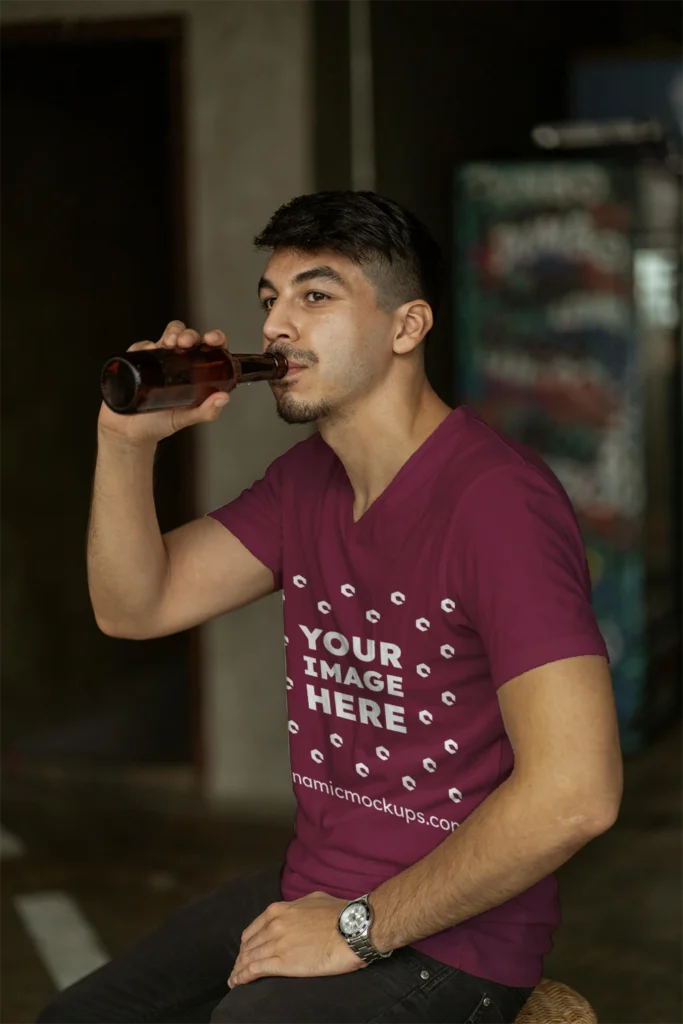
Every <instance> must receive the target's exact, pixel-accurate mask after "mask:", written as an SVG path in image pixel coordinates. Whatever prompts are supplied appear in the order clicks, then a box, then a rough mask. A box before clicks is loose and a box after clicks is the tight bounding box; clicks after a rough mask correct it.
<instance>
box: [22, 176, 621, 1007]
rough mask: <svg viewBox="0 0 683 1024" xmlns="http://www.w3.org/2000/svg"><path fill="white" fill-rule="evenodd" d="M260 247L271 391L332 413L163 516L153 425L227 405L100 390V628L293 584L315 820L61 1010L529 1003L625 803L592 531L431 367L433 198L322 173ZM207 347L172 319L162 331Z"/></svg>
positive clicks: (189, 616)
mask: <svg viewBox="0 0 683 1024" xmlns="http://www.w3.org/2000/svg"><path fill="white" fill-rule="evenodd" d="M256 242H257V245H258V246H259V247H260V248H264V249H268V250H269V251H270V252H271V253H272V255H271V257H270V260H269V263H268V265H267V267H266V269H265V273H264V276H263V277H262V279H261V281H260V284H259V295H260V300H261V303H262V306H263V309H264V312H265V322H264V326H263V348H264V350H266V351H270V352H275V353H281V354H282V355H284V356H286V357H287V359H288V360H289V362H290V371H289V373H288V375H287V376H286V377H285V378H284V379H283V380H281V381H278V382H276V383H272V384H271V388H272V391H273V394H274V397H275V402H276V405H277V410H278V412H279V414H280V416H282V417H283V418H284V419H285V420H286V421H287V422H289V423H305V422H315V423H316V424H317V426H318V433H317V434H314V435H313V436H312V437H310V438H309V439H307V440H306V441H304V442H303V443H301V444H299V445H296V446H295V447H294V448H292V449H291V450H290V451H288V452H287V453H286V454H285V455H283V456H282V457H281V458H279V459H277V460H276V461H275V462H274V463H273V464H272V465H271V466H270V468H269V469H268V471H267V473H266V475H265V477H264V478H263V480H261V481H259V482H257V483H256V484H255V485H254V486H253V487H252V488H251V489H249V490H247V491H245V492H244V493H243V494H242V495H241V496H240V497H239V498H238V499H237V500H236V501H233V502H232V503H231V504H229V505H227V506H225V507H223V508H220V509H218V510H217V511H215V512H212V513H211V514H210V515H209V516H206V517H204V518H202V519H201V520H199V521H196V522H192V523H189V524H187V525H185V526H183V527H181V528H180V529H178V530H174V531H172V532H171V533H169V534H167V535H166V536H163V537H162V535H161V534H160V532H159V527H158V525H157V521H156V516H155V511H154V503H153V493H152V466H153V460H154V451H155V447H156V444H157V443H158V442H159V441H160V440H161V439H162V438H163V437H165V436H168V435H169V434H171V433H172V432H173V431H175V430H179V429H182V428H184V427H186V426H190V425H191V424H194V423H199V422H202V421H208V420H213V419H215V418H216V417H217V415H218V414H219V405H220V404H221V403H223V404H224V402H225V401H226V396H221V397H216V396H215V395H214V396H212V397H211V398H209V399H207V400H206V401H205V402H204V403H203V405H202V406H201V407H199V408H198V409H195V410H172V411H166V412H159V413H154V414H146V415H144V416H137V417H136V416H133V417H125V416H117V415H115V414H114V413H112V412H110V411H109V410H108V409H107V408H105V407H103V409H102V411H101V414H100V419H99V452H98V463H97V470H96V476H95V485H94V492H93V504H92V513H91V522H90V529H89V546H88V570H89V581H90V592H91V597H92V603H93V607H94V610H95V614H96V617H97V621H98V623H99V625H100V627H101V628H102V629H103V630H104V631H105V632H106V633H108V634H109V635H112V636H119V637H130V638H136V639H145V638H150V637H155V636H162V635H166V634H169V633H174V632H176V631H179V630H182V629H187V628H190V627H192V626H196V625H198V624H199V623H201V622H205V621H206V620H208V619H210V618H212V617H213V616H215V615H220V614H222V613H224V612H228V611H230V610H231V609H233V608H237V607H239V606H241V605H244V604H246V603H247V602H249V601H254V600H257V599H258V598H260V597H262V596H264V595H265V594H267V593H270V592H272V591H273V590H276V589H280V588H281V589H282V591H283V598H284V599H285V604H284V606H283V607H284V620H285V634H286V636H285V643H286V645H287V647H286V650H287V683H286V685H287V690H288V693H287V699H288V718H289V732H290V737H289V738H290V749H291V761H292V778H293V783H294V790H295V793H296V797H297V801H298V810H297V820H296V836H295V838H294V839H293V841H292V843H291V845H290V847H289V850H288V853H287V858H286V863H285V864H284V866H282V865H278V866H277V867H276V868H275V869H274V870H273V871H269V872H265V873H258V874H256V875H253V876H251V877H249V878H245V879H239V880H238V881H232V882H228V883H227V884H226V885H225V886H223V887H222V888H221V889H219V890H218V891H217V892H216V893H214V894H212V895H210V896H207V897H205V898H204V899H202V900H200V901H198V902H197V903H194V904H193V905H192V906H190V907H188V908H186V909H184V910H182V911H180V912H179V913H177V914H176V915H175V916H174V917H172V918H171V920H170V921H169V922H167V923H166V924H165V925H164V926H163V927H162V928H161V929H160V930H159V931H158V932H157V933H155V934H154V935H152V936H149V937H148V938H146V939H143V940H142V941H141V942H140V943H139V944H138V945H136V946H135V947H134V948H133V949H132V950H130V951H129V952H128V953H126V954H124V955H123V956H121V957H119V958H118V959H115V960H114V961H113V962H112V963H110V964H108V965H106V966H105V967H103V968H101V969H100V970H99V971H97V972H95V973H94V974H92V975H90V976H88V977H86V978H85V979H83V980H82V981H80V982H78V983H77V984H76V985H74V986H72V987H71V988H70V989H67V990H66V991H65V992H63V993H62V994H61V995H59V996H58V997H57V998H56V1000H55V1001H54V1003H52V1004H51V1005H50V1006H49V1007H48V1008H47V1009H46V1010H45V1011H44V1012H43V1014H42V1016H41V1017H40V1020H41V1021H69V1022H71V1024H74V1022H77V1021H88V1022H91V1024H92V1022H99V1021H128V1022H130V1021H180V1020H183V1021H195V1022H197V1021H208V1020H211V1021H214V1022H238V1021H239V1022H247V1021H248V1022H251V1021H279V1022H304V1021H311V1022H322V1021H342V1022H351V1021H376V1022H378V1021H422V1022H433V1021H450V1022H474V1021H479V1022H482V1021H512V1020H514V1018H515V1016H516V1015H517V1013H518V1011H519V1009H520V1008H521V1006H522V1005H523V1003H524V1001H525V999H526V998H527V996H528V994H529V992H530V991H531V989H532V988H533V986H534V985H535V984H536V983H537V982H538V981H539V980H540V977H541V970H542V963H543V956H544V954H545V953H546V952H547V951H548V950H549V949H550V947H551V935H552V933H553V930H554V929H555V927H556V926H557V924H558V905H557V896H556V885H555V881H554V879H553V877H552V872H553V871H554V870H555V869H556V868H557V867H558V866H559V865H560V864H562V863H563V862H564V861H566V860H567V859H568V858H569V857H570V856H571V855H572V854H574V853H575V852H576V851H577V850H578V849H579V848H580V847H582V846H583V845H584V844H585V843H586V842H588V841H589V840H590V839H591V838H593V837H595V836H597V835H598V834H599V833H601V832H604V831H605V830H606V829H608V828H609V827H610V826H611V825H612V824H613V822H614V820H615V818H616V815H617V813H618V808H619V803H620V799H621V785H622V780H621V759H620V751H619V742H618V735H617V727H616V722H615V713H614V706H613V699H612V691H611V683H610V676H609V670H608V666H607V660H606V652H605V647H604V644H603V641H602V638H601V636H600V633H599V631H598V628H597V625H596V621H595V617H594V614H593V612H592V609H591V605H590V584H589V578H588V572H587V567H586V561H585V556H584V552H583V548H582V543H581V539H580V535H579V531H578V528H577V525H576V522H575V520H574V517H573V514H572V511H571V507H570V504H569V501H568V499H567V497H566V495H565V493H564V491H563V490H562V488H561V487H560V485H559V483H558V482H557V480H556V479H555V477H554V476H553V475H552V473H551V472H550V471H549V469H548V467H547V466H546V465H545V464H544V463H543V462H542V460H541V459H540V458H538V457H537V456H536V455H534V454H533V453H532V452H531V451H530V450H529V449H527V448H525V447H524V446H522V445H519V444H516V443H515V442H513V441H511V440H508V439H505V438H503V437H501V436H500V435H498V434H496V433H495V432H493V431H492V430H490V429H489V428H488V427H487V426H486V425H485V424H484V423H483V422H482V421H481V420H480V419H479V418H478V417H477V416H476V415H475V414H474V413H473V412H472V411H470V410H468V409H467V408H464V407H462V408H457V409H455V410H452V409H450V408H449V407H448V406H447V405H445V404H444V403H443V402H442V401H441V400H440V399H439V398H438V397H437V395H436V394H435V392H434V391H433V390H432V388H431V387H430V385H429V383H428V382H427V379H426V377H425V372H424V356H423V350H424V342H425V339H426V337H427V335H428V334H429V331H430V329H431V328H432V324H433V317H434V313H435V311H436V310H437V308H438V302H439V291H440V265H441V264H440V257H439V253H438V249H437V247H436V245H435V243H434V242H433V241H432V239H431V238H430V237H429V235H428V233H427V231H426V230H425V229H424V227H423V226H422V225H421V224H420V223H419V222H418V221H416V220H415V218H414V217H412V216H411V215H410V214H408V213H407V212H406V211H404V210H403V209H401V208H400V207H399V206H397V205H396V204H395V203H393V202H390V201H388V200H386V199H382V198H380V197H379V196H376V195H374V194H372V193H363V192H357V193H352V192H332V193H318V194H315V195H310V196H302V197H299V198H298V199H295V200H293V201H292V202H291V203H289V204H287V205H286V206H284V207H282V208H281V209H280V210H278V211H277V212H276V213H275V214H274V216H273V217H272V219H271V221H270V223H269V224H268V226H267V227H266V229H265V231H264V232H263V233H262V234H261V235H260V236H259V238H257V240H256ZM204 340H205V341H206V342H208V343H209V344H213V345H216V346H220V345H223V344H225V336H224V335H223V334H222V332H220V331H212V332H210V333H209V334H208V335H205V336H204ZM199 341H200V337H199V335H198V334H197V332H196V331H193V330H190V329H187V328H186V327H185V326H184V325H183V324H182V323H178V322H175V321H174V322H172V323H170V324H169V325H168V327H167V328H166V331H165V332H164V335H163V337H162V338H161V340H160V341H159V342H158V343H157V344H158V345H159V346H161V347H164V346H168V347H173V346H180V347H187V348H189V347H191V346H192V345H194V344H197V343H198V342H199ZM153 345H154V343H152V342H143V343H141V344H140V345H139V346H133V347H134V348H135V347H145V346H147V347H150V346H153ZM274 693H276V691H274ZM226 982H227V984H226Z"/></svg>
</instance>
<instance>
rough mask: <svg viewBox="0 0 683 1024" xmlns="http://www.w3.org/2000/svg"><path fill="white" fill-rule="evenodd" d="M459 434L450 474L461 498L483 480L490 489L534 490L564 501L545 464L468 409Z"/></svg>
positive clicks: (551, 472)
mask: <svg viewBox="0 0 683 1024" xmlns="http://www.w3.org/2000/svg"><path fill="white" fill-rule="evenodd" d="M462 431H463V432H462V434H461V440H462V443H461V444H460V445H459V446H458V453H457V457H456V458H455V459H453V461H452V463H451V469H452V473H451V474H450V475H451V480H452V482H453V483H455V482H456V481H457V491H458V492H459V495H460V496H461V497H463V496H464V495H465V494H469V495H470V496H473V494H474V493H476V491H477V490H479V489H480V488H479V487H478V485H479V484H480V482H482V481H484V480H486V481H487V482H488V484H489V485H490V487H491V488H493V489H496V485H499V486H500V488H501V489H507V488H510V487H512V488H515V489H525V488H527V487H532V488H534V487H538V488H540V489H542V490H548V491H550V492H554V493H555V494H557V495H558V496H562V497H563V498H565V499H566V494H565V491H564V488H563V487H562V484H561V483H560V481H559V480H558V479H557V477H556V476H555V474H554V472H553V471H552V469H551V468H550V466H549V465H548V463H547V462H545V460H544V459H543V458H542V457H541V456H540V455H539V454H538V452H536V451H534V450H533V449H532V448H530V447H529V446H528V445H526V444H523V443H522V442H521V441H517V440H516V439H514V438H512V437H509V436H508V435H506V434H504V433H502V432H501V431H498V430H496V429H494V428H493V427H491V426H489V425H488V424H487V423H486V422H485V421H484V420H483V419H482V418H481V417H479V416H478V415H477V414H476V413H475V412H474V411H473V410H471V409H463V420H462ZM487 489H488V488H487Z"/></svg>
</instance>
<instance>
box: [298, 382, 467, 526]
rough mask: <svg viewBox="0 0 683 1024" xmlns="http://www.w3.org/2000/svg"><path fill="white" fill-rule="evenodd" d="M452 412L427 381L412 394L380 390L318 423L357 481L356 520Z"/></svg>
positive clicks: (326, 440) (354, 506) (354, 486)
mask: <svg viewBox="0 0 683 1024" xmlns="http://www.w3.org/2000/svg"><path fill="white" fill-rule="evenodd" d="M450 412H452V409H451V407H450V406H448V405H446V403H445V402H442V401H441V399H440V398H439V396H438V395H437V394H436V392H435V391H434V390H433V389H432V387H431V386H430V385H429V384H428V383H427V381H425V382H424V384H423V386H422V387H421V388H420V390H419V391H418V392H417V393H415V394H413V395H412V396H410V397H409V398H408V400H405V396H403V398H402V400H401V401H398V400H397V396H395V395H393V396H390V395H384V396H381V395H378V394H376V393H375V394H373V395H369V396H367V397H366V399H365V400H364V402H363V403H361V404H359V406H357V407H356V408H355V409H354V410H352V411H350V412H349V413H348V414H346V415H345V416H343V417H340V418H339V419H337V420H334V421H332V422H329V421H322V422H321V423H319V425H318V427H319V430H320V435H321V437H322V438H323V440H324V441H325V442H326V443H327V444H328V445H329V446H330V448H332V450H333V451H334V452H335V454H336V455H337V457H338V458H339V459H340V460H341V462H342V464H343V466H344V469H345V470H346V474H347V476H348V478H349V481H350V483H351V486H352V487H353V492H354V503H353V518H354V521H356V522H357V521H358V520H359V519H360V517H361V516H362V515H364V514H365V512H367V510H368V509H369V507H370V506H371V505H372V503H373V502H374V501H376V500H377V498H378V497H379V496H380V494H382V492H383V491H384V490H385V489H386V488H387V487H388V486H389V484H390V483H391V481H392V480H393V479H394V477H395V476H396V474H397V473H398V472H399V470H400V469H401V467H402V466H404V465H405V463H406V462H407V461H408V459H409V458H410V457H411V455H413V454H414V452H416V451H417V449H418V448H420V447H421V445H423V444H424V442H425V441H426V440H427V438H428V437H429V436H430V434H432V433H433V432H434V431H435V430H436V428H437V427H438V426H439V425H440V424H441V423H443V421H444V420H445V419H446V417H447V416H448V415H449V413H450Z"/></svg>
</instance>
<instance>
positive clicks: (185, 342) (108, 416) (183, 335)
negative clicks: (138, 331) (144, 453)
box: [97, 320, 229, 445]
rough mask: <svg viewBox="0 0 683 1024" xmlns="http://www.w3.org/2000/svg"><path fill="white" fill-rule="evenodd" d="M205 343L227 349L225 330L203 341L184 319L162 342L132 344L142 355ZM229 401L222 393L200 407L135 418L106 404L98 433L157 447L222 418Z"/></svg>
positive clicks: (175, 322)
mask: <svg viewBox="0 0 683 1024" xmlns="http://www.w3.org/2000/svg"><path fill="white" fill-rule="evenodd" d="M202 342H204V343H206V344H207V345H213V346H214V347H215V348H227V339H226V337H225V334H224V333H223V331H209V333H208V334H205V335H204V337H203V338H200V336H199V334H198V333H197V331H193V330H191V329H190V328H187V327H185V324H184V323H182V322H181V321H180V320H171V322H170V323H169V324H168V325H167V327H166V330H165V331H164V333H163V334H162V336H161V338H160V339H159V341H156V342H155V341H138V342H136V343H135V345H131V346H130V348H129V349H128V351H129V352H138V351H140V350H141V349H150V348H163V349H172V348H183V349H189V348H192V347H193V346H194V345H199V344H201V343H202ZM226 401H229V395H227V394H226V393H225V392H224V391H219V392H217V393H215V394H213V395H210V396H209V397H208V398H207V399H206V400H205V401H204V402H202V404H201V405H198V406H197V407H196V408H183V409H163V410H161V411H159V412H145V413H137V414H134V415H120V414H119V413H116V412H112V410H111V409H110V408H109V406H108V405H106V404H105V403H104V402H103V403H102V407H101V409H100V415H99V419H98V424H97V425H98V430H99V431H100V433H102V434H104V435H105V436H107V437H113V438H115V439H116V440H122V441H126V442H128V443H129V444H145V445H146V444H150V443H152V444H154V443H157V442H158V441H161V440H163V438H165V437H170V435H171V434H175V433H176V431H178V430H183V429H184V428H185V427H191V426H193V425H194V424H195V423H208V422H210V421H211V420H215V419H218V416H219V414H220V411H221V408H222V406H223V405H225V404H226Z"/></svg>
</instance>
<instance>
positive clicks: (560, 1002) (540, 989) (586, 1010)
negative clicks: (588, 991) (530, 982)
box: [515, 978, 598, 1024]
mask: <svg viewBox="0 0 683 1024" xmlns="http://www.w3.org/2000/svg"><path fill="white" fill-rule="evenodd" d="M515 1024H598V1018H597V1017H596V1016H595V1012H594V1010H593V1008H592V1006H591V1005H590V1003H588V1002H587V1000H585V999H584V998H583V996H580V995H579V993H578V992H575V991H574V990H573V989H571V988H569V986H568V985H563V984H562V982H560V981H550V980H549V979H548V978H544V979H543V981H542V982H541V983H540V985H537V986H536V988H535V989H534V990H533V992H532V993H531V995H530V996H529V998H528V999H527V1001H526V1003H525V1004H524V1006H523V1007H522V1009H521V1010H520V1012H519V1014H518V1016H517V1017H515Z"/></svg>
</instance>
